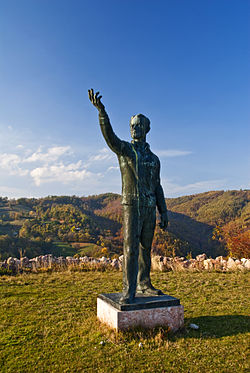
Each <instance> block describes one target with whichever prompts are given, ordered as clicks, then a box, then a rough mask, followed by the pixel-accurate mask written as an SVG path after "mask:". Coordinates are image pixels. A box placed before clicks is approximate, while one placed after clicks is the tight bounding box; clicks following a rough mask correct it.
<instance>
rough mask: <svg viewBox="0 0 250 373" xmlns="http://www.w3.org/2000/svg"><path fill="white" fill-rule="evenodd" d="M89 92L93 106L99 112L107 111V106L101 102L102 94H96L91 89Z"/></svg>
mask: <svg viewBox="0 0 250 373" xmlns="http://www.w3.org/2000/svg"><path fill="white" fill-rule="evenodd" d="M88 92H89V99H90V101H91V102H92V104H93V105H94V106H95V107H96V108H97V110H98V111H103V110H104V109H105V106H104V105H103V103H102V102H101V98H102V96H99V93H100V92H96V93H94V90H93V89H92V88H91V89H89V90H88Z"/></svg>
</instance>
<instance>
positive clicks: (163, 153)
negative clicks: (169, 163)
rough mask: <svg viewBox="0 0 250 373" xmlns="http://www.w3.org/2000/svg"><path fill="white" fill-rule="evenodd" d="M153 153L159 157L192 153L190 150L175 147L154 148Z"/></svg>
mask: <svg viewBox="0 0 250 373" xmlns="http://www.w3.org/2000/svg"><path fill="white" fill-rule="evenodd" d="M155 153H156V154H157V155H158V156H159V157H180V156H184V155H189V154H192V152H191V151H188V150H177V149H166V150H156V151H155Z"/></svg>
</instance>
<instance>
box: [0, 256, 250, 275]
mask: <svg viewBox="0 0 250 373" xmlns="http://www.w3.org/2000/svg"><path fill="white" fill-rule="evenodd" d="M122 260H123V255H121V256H120V257H119V258H118V259H110V258H106V257H102V258H99V259H96V258H92V257H88V256H84V257H80V258H74V257H71V256H67V257H66V258H64V257H62V256H61V257H54V256H53V255H51V254H48V255H40V256H37V257H36V258H32V259H29V258H27V257H23V258H21V259H17V258H12V257H10V258H8V259H6V260H5V261H2V262H0V269H1V268H2V269H6V270H8V271H10V272H12V273H18V272H23V271H26V272H27V271H30V272H39V271H46V270H53V269H54V270H67V269H68V270H106V269H114V270H120V271H121V270H122ZM249 269H250V259H246V258H242V259H234V258H227V259H225V258H223V257H222V256H219V257H217V258H215V259H211V258H207V256H206V254H201V255H198V256H197V257H196V259H185V258H184V257H174V258H170V257H164V256H152V270H153V271H166V272H167V271H186V270H190V271H204V270H206V271H212V270H219V271H224V272H226V271H237V270H240V271H245V270H249Z"/></svg>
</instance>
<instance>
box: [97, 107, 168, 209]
mask: <svg viewBox="0 0 250 373" xmlns="http://www.w3.org/2000/svg"><path fill="white" fill-rule="evenodd" d="M99 122H100V126H101V130H102V134H103V136H104V138H105V140H106V142H107V144H108V146H109V147H110V149H111V150H113V151H114V152H115V153H116V154H117V157H118V160H119V165H120V169H121V175H122V204H123V205H137V206H138V207H140V206H148V207H156V206H157V207H158V210H159V212H160V214H162V213H164V212H167V207H166V202H165V199H164V194H163V190H162V187H161V184H160V161H159V159H158V157H157V156H156V155H155V154H154V153H152V152H151V150H150V147H149V144H148V143H146V142H133V141H132V143H129V142H127V141H122V140H120V139H119V138H118V137H117V136H116V134H115V133H114V131H113V129H112V126H111V124H110V121H109V117H108V115H107V113H106V112H105V111H102V112H101V113H100V114H99Z"/></svg>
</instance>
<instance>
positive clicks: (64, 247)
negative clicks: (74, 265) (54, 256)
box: [53, 241, 76, 256]
mask: <svg viewBox="0 0 250 373" xmlns="http://www.w3.org/2000/svg"><path fill="white" fill-rule="evenodd" d="M53 245H54V246H55V247H56V248H57V249H58V252H59V253H60V256H74V255H75V253H76V249H75V248H74V247H73V246H71V245H70V244H68V243H67V242H62V241H53Z"/></svg>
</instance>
